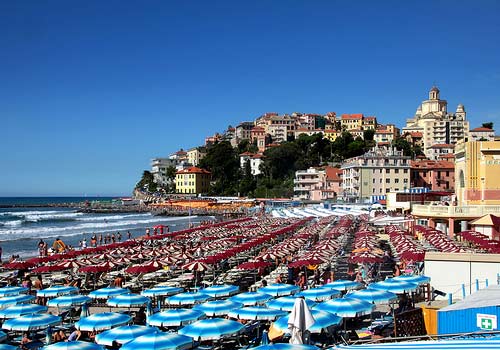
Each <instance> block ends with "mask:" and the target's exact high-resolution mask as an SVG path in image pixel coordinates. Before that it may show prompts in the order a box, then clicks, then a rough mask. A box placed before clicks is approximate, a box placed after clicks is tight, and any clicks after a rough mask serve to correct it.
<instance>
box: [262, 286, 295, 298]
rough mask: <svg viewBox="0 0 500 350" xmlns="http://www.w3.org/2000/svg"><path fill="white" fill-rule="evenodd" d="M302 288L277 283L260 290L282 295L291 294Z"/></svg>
mask: <svg viewBox="0 0 500 350" xmlns="http://www.w3.org/2000/svg"><path fill="white" fill-rule="evenodd" d="M299 290H300V288H299V287H298V286H294V285H291V284H284V283H275V284H271V285H269V286H266V287H261V288H259V292H261V293H265V294H269V295H272V296H273V297H280V296H283V295H290V294H293V293H295V292H298V291H299Z"/></svg>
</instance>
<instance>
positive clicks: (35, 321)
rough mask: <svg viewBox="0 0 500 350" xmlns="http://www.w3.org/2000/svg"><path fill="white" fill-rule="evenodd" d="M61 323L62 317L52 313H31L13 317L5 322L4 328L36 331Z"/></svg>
mask: <svg viewBox="0 0 500 350" xmlns="http://www.w3.org/2000/svg"><path fill="white" fill-rule="evenodd" d="M58 323H61V317H59V316H54V315H50V314H31V315H24V316H20V317H17V318H11V319H10V320H7V321H5V322H4V323H3V325H2V328H3V329H8V330H11V331H36V330H38V329H45V328H47V327H49V326H53V325H56V324H58Z"/></svg>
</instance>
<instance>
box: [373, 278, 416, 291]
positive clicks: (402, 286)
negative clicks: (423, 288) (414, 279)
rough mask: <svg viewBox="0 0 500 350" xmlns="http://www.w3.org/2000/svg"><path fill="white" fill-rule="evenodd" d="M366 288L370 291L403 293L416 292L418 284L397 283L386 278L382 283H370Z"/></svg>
mask: <svg viewBox="0 0 500 350" xmlns="http://www.w3.org/2000/svg"><path fill="white" fill-rule="evenodd" d="M368 287H369V288H371V289H379V290H385V291H388V292H392V293H405V292H411V291H414V290H416V289H417V288H418V284H417V283H410V282H406V281H397V280H394V279H392V278H388V279H386V280H385V281H382V282H376V283H371V284H369V285H368Z"/></svg>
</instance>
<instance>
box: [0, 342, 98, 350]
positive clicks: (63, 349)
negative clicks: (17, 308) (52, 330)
mask: <svg viewBox="0 0 500 350" xmlns="http://www.w3.org/2000/svg"><path fill="white" fill-rule="evenodd" d="M16 349H17V348H16ZM42 349H43V350H104V348H103V347H102V346H100V345H97V344H95V343H89V342H86V341H79V340H77V341H70V342H60V343H55V344H50V345H47V346H45V347H43V348H42ZM0 350H1V348H0Z"/></svg>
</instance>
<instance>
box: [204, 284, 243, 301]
mask: <svg viewBox="0 0 500 350" xmlns="http://www.w3.org/2000/svg"><path fill="white" fill-rule="evenodd" d="M200 292H201V293H204V294H207V295H210V296H211V297H214V298H218V297H227V296H231V295H234V294H236V293H238V292H239V287H238V286H233V285H229V284H224V285H214V286H210V287H207V288H204V289H200Z"/></svg>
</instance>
